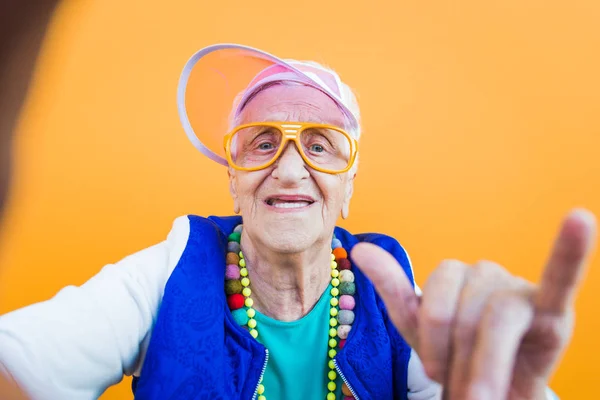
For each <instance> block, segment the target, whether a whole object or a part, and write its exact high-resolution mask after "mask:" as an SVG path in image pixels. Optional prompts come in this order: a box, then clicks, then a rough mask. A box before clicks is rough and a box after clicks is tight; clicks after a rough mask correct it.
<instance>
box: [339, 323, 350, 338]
mask: <svg viewBox="0 0 600 400" xmlns="http://www.w3.org/2000/svg"><path fill="white" fill-rule="evenodd" d="M351 329H352V326H350V325H340V326H338V337H339V338H340V339H347V338H348V334H349V333H350V330H351Z"/></svg>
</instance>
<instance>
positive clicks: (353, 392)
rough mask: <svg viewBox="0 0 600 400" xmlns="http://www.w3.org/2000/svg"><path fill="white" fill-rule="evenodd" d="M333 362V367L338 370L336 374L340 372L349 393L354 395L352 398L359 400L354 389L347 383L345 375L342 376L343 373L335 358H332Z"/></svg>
mask: <svg viewBox="0 0 600 400" xmlns="http://www.w3.org/2000/svg"><path fill="white" fill-rule="evenodd" d="M333 364H334V365H335V369H336V371H337V372H338V374H340V376H341V377H342V380H343V381H344V383H345V384H346V386H348V389H350V393H352V396H354V398H355V399H356V400H360V399H359V398H358V396H357V395H356V392H355V391H354V389H352V386H350V384H349V383H348V380H347V379H346V377H345V376H344V374H343V373H342V370H341V369H340V367H339V365H338V363H337V360H336V359H335V358H334V359H333Z"/></svg>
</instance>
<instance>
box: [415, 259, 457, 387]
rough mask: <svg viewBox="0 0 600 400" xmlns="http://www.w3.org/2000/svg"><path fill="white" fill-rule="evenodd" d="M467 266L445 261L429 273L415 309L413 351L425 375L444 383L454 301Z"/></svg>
mask: <svg viewBox="0 0 600 400" xmlns="http://www.w3.org/2000/svg"><path fill="white" fill-rule="evenodd" d="M468 273H469V266H467V265H466V264H465V263H462V262H460V261H455V260H447V261H444V262H442V263H441V264H440V266H439V267H438V268H437V269H436V270H435V271H434V272H433V273H432V274H431V275H430V276H429V279H428V280H427V282H426V283H425V287H424V289H423V296H422V297H421V307H420V308H419V316H418V319H419V339H418V343H419V348H418V349H417V352H418V353H419V357H421V361H422V363H423V367H424V368H425V372H427V375H429V377H430V378H431V379H433V380H435V381H436V382H438V383H441V384H445V383H446V377H447V375H448V372H449V364H450V359H451V343H452V342H451V338H452V330H453V325H454V321H455V316H456V312H457V310H458V302H459V298H460V294H461V291H462V288H463V284H464V282H465V279H466V277H467V275H468Z"/></svg>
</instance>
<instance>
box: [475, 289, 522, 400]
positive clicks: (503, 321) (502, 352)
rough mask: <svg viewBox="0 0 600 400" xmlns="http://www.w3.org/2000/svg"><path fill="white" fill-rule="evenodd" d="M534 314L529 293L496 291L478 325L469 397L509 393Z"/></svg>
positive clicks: (486, 399) (488, 398)
mask: <svg viewBox="0 0 600 400" xmlns="http://www.w3.org/2000/svg"><path fill="white" fill-rule="evenodd" d="M533 314H534V313H533V304H532V303H531V301H530V299H529V296H527V295H526V294H522V293H517V292H512V293H501V294H499V293H498V292H496V293H495V294H494V295H492V297H490V299H489V301H488V303H487V305H486V309H485V312H484V314H483V317H482V320H481V323H480V325H479V326H478V329H477V340H476V343H475V349H474V352H473V356H472V364H471V368H470V371H469V372H470V380H469V384H468V391H467V396H466V397H465V398H466V399H468V400H492V399H499V400H500V399H502V400H504V399H506V398H507V397H508V391H509V388H510V382H511V378H512V374H513V370H514V364H515V360H516V357H517V353H518V351H519V347H520V345H521V340H522V338H523V336H524V335H525V333H526V332H527V330H528V329H529V326H530V325H531V321H532V319H533Z"/></svg>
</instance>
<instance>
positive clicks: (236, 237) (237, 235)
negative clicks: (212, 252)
mask: <svg viewBox="0 0 600 400" xmlns="http://www.w3.org/2000/svg"><path fill="white" fill-rule="evenodd" d="M241 237H242V234H241V233H240V232H232V233H231V235H229V237H228V239H229V241H230V242H238V243H239V242H240V239H241Z"/></svg>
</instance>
